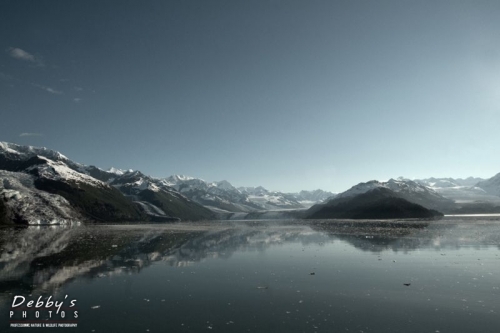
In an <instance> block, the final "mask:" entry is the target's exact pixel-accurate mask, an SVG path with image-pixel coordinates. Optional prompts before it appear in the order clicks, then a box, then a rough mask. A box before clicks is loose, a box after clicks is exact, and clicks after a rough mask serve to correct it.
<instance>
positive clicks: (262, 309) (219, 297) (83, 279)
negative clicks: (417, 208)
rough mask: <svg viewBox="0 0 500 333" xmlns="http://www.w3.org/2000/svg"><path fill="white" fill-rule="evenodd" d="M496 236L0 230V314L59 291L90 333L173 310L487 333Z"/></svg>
mask: <svg viewBox="0 0 500 333" xmlns="http://www.w3.org/2000/svg"><path fill="white" fill-rule="evenodd" d="M472 222H473V223H472ZM499 240H500V225H499V224H498V223H496V222H495V221H487V220H481V221H462V220H457V219H453V220H446V219H445V220H442V221H439V222H429V221H413V222H408V221H406V222H391V223H387V222H384V223H382V222H377V221H375V222H374V221H336V222H332V221H312V222H311V221H288V222H282V223H276V222H262V221H258V222H249V221H246V222H241V223H240V222H238V223H237V222H227V221H226V222H206V223H197V224H182V223H181V224H172V225H141V226H127V225H125V226H117V225H114V226H79V227H55V226H51V227H27V228H1V229H0V249H1V254H0V310H2V308H7V306H8V304H9V302H11V301H12V295H17V294H20V295H31V294H32V295H51V294H53V293H54V292H56V293H57V291H59V290H62V291H63V292H64V293H70V294H71V295H72V297H75V298H77V299H78V302H79V304H80V306H81V311H82V313H81V314H82V318H83V319H82V321H80V324H79V325H80V326H81V329H82V330H85V331H91V330H92V329H95V328H102V329H103V330H104V331H106V329H107V331H110V330H111V331H112V330H118V329H119V330H120V331H130V332H136V331H137V330H142V331H144V330H145V329H146V328H151V327H155V328H156V329H157V330H161V329H162V328H163V327H164V326H165V322H164V321H163V318H164V316H165V314H169V321H168V325H167V326H168V328H169V330H172V331H179V330H180V331H199V330H201V329H204V330H206V329H207V327H208V326H211V327H216V328H217V330H219V331H227V332H232V331H247V330H249V329H250V330H251V331H259V332H266V331H268V332H276V331H287V332H303V331H308V332H309V331H311V332H313V331H316V330H317V329H318V328H325V329H326V330H328V331H333V330H345V329H349V330H351V331H352V330H355V331H360V330H363V331H366V332H368V331H378V332H382V331H383V332H401V331H413V332H421V331H429V330H430V331H435V330H442V329H443V321H442V319H441V318H442V317H443V316H447V318H448V319H450V320H451V319H453V320H455V323H454V324H453V325H448V327H449V328H453V330H451V331H454V332H460V329H462V328H463V330H462V331H464V332H465V331H467V330H469V329H470V328H471V327H479V326H481V331H482V332H488V331H491V332H493V330H490V328H492V327H494V326H495V325H496V324H500V323H499V322H498V319H496V318H497V317H496V316H494V314H495V313H496V311H497V308H500V304H499V303H498V301H497V299H498V296H500V294H499V292H500V289H498V288H499V287H500V286H498V283H497V282H498V279H497V278H496V276H497V275H498V274H499V273H500V271H499V270H498V265H497V263H498V259H499V257H498V248H500V247H499V245H500V241H499ZM478 250H480V251H481V253H482V255H480V252H479V251H478ZM396 259H397V262H396ZM479 259H480V260H479ZM483 263H484V265H483ZM186 268H188V269H186ZM137 273H141V274H137ZM184 273H186V274H184ZM312 273H314V274H312ZM87 282H90V283H87ZM495 288H496V289H495ZM104 291H105V292H104ZM103 295H104V296H103ZM464 299H465V300H466V301H463V300H464ZM96 306H97V308H96ZM435 309H438V310H439V311H440V312H437V311H438V310H435ZM443 310H446V311H448V312H447V313H446V314H444V311H443ZM6 313H7V312H5V311H4V312H2V314H0V319H1V320H5V321H7V320H8V318H6V317H5V316H6ZM374 313H378V316H380V317H377V318H376V320H375V318H374V317H373V316H372V317H373V318H372V317H370V314H374ZM394 313H397V314H398V315H397V316H393V314H394ZM416 313H418V315H416ZM128 314H131V315H130V317H127V316H128ZM464 314H466V315H467V316H473V320H471V319H470V318H471V317H467V321H463V318H466V317H464ZM2 316H3V317H2ZM109 318H115V319H116V318H120V321H119V322H117V321H116V320H113V321H110V320H109ZM126 318H129V319H126ZM370 318H372V319H370ZM389 318H390V321H389V320H388V319H389ZM1 320H0V321H1ZM409 320H412V321H415V322H418V325H416V326H414V327H413V328H409V327H407V326H406V325H407V323H408V322H409ZM208 322H210V323H208ZM207 323H208V324H207ZM227 323H230V325H229V326H226V325H227ZM146 324H147V325H148V326H147V327H146V326H144V325H146ZM493 324H495V325H493ZM214 325H215V326H214ZM232 325H234V327H233V326H232ZM280 325H281V326H280ZM467 325H469V326H467ZM478 325H479V326H478ZM80 326H79V328H80ZM452 326H453V327H452ZM424 327H425V330H424V329H423V328H424ZM495 327H497V326H495Z"/></svg>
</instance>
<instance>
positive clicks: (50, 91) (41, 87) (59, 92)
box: [31, 83, 63, 95]
mask: <svg viewBox="0 0 500 333" xmlns="http://www.w3.org/2000/svg"><path fill="white" fill-rule="evenodd" d="M31 85H32V86H34V87H37V88H40V89H42V90H45V91H46V92H49V93H51V94H55V95H62V93H63V92H62V91H60V90H56V89H54V88H51V87H47V86H44V85H41V84H37V83H32V84H31Z"/></svg>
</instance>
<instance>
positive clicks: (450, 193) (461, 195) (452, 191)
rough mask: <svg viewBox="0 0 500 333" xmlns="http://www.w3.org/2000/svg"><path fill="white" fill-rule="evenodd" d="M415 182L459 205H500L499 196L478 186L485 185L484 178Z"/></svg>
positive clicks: (431, 179)
mask: <svg viewBox="0 0 500 333" xmlns="http://www.w3.org/2000/svg"><path fill="white" fill-rule="evenodd" d="M415 182H416V183H419V184H421V185H424V186H427V187H428V188H430V189H432V190H434V191H435V192H437V193H439V194H440V195H442V196H443V197H445V198H447V199H450V200H453V201H455V202H456V203H457V204H472V203H490V204H500V197H499V196H497V195H495V194H494V193H490V192H489V191H487V190H486V189H484V188H481V187H480V186H478V185H477V184H479V183H483V184H484V182H485V180H484V179H483V178H477V177H468V178H465V179H462V178H427V179H415ZM486 187H487V186H486ZM493 188H494V186H493ZM493 192H494V191H493Z"/></svg>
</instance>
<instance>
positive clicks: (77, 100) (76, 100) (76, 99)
mask: <svg viewBox="0 0 500 333" xmlns="http://www.w3.org/2000/svg"><path fill="white" fill-rule="evenodd" d="M81 100H82V99H81V98H79V97H76V98H73V101H74V102H75V103H80V102H81Z"/></svg>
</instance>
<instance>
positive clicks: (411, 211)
mask: <svg viewBox="0 0 500 333" xmlns="http://www.w3.org/2000/svg"><path fill="white" fill-rule="evenodd" d="M439 216H442V214H441V213H439V212H437V211H435V210H430V209H427V208H425V207H423V206H421V205H418V204H415V203H412V202H409V201H408V200H406V199H403V198H401V197H400V196H399V194H398V193H396V192H394V191H392V190H390V189H388V188H384V187H375V188H373V189H370V190H368V191H367V192H363V193H361V194H357V195H352V196H344V197H337V198H334V199H332V200H330V201H328V202H327V203H325V204H319V205H315V206H313V207H311V208H310V209H309V210H308V211H307V212H306V218H309V219H407V218H434V217H439Z"/></svg>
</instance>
